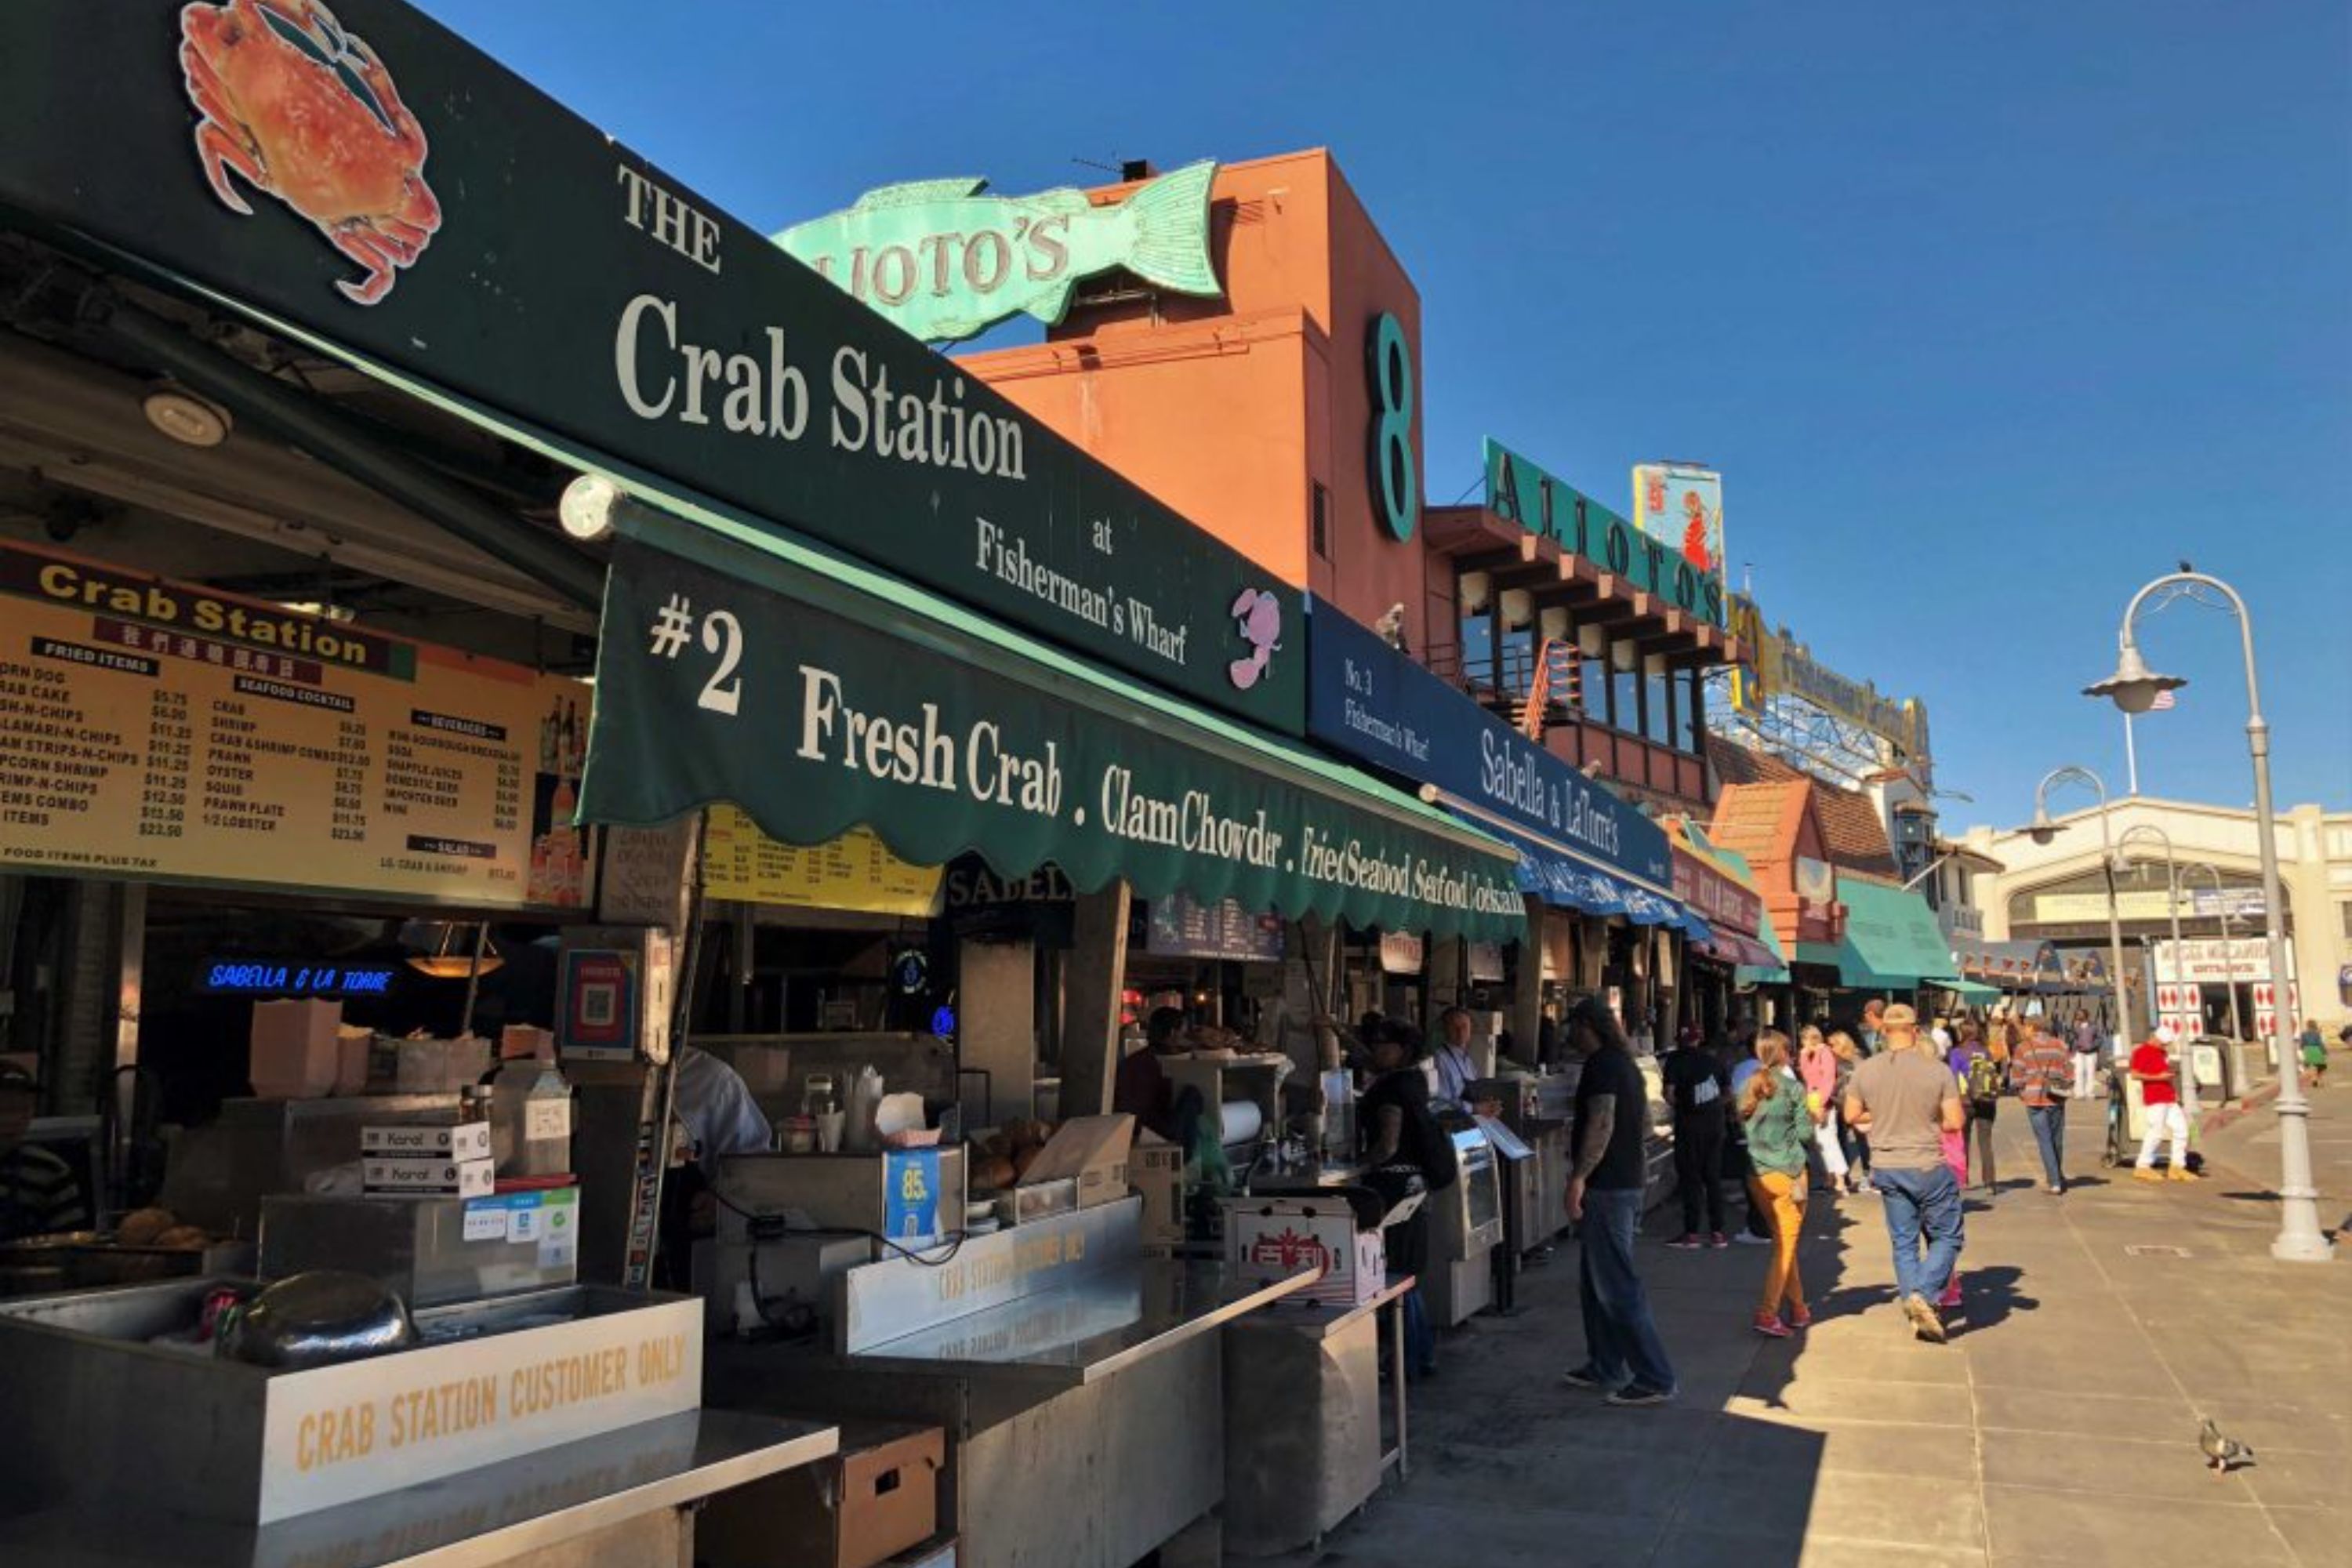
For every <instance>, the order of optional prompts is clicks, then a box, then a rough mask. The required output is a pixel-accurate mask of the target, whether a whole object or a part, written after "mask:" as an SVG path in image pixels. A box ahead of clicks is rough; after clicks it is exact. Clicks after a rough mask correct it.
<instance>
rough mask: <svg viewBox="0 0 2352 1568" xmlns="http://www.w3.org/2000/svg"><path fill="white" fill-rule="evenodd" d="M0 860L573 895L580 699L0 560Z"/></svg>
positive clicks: (527, 897) (358, 632)
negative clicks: (572, 820)
mask: <svg viewBox="0 0 2352 1568" xmlns="http://www.w3.org/2000/svg"><path fill="white" fill-rule="evenodd" d="M0 628H5V629H0V866H6V867H10V868H17V869H24V870H49V871H56V872H86V873H100V874H113V875H122V876H150V877H157V878H171V879H185V880H192V881H207V882H225V883H245V884H252V885H255V886H261V887H280V888H286V887H290V888H299V889H318V890H322V891H324V890H341V891H350V892H361V893H375V894H394V895H404V894H405V895H418V896H424V897H430V898H435V899H445V900H465V901H471V902H477V903H487V904H512V905H525V904H529V905H545V906H551V907H557V908H568V907H574V906H577V905H580V904H582V903H583V902H584V901H585V900H587V898H588V896H589V893H590V891H591V889H590V888H589V886H588V867H589V864H590V858H589V855H588V853H587V846H586V843H585V839H584V836H583V834H582V833H581V832H580V830H578V829H577V828H575V827H573V826H572V823H571V817H572V803H573V800H574V798H575V795H576V788H577V779H578V775H579V771H580V763H581V761H582V754H583V752H584V749H585V746H586V740H587V714H588V693H587V690H586V689H585V688H584V687H583V686H582V685H581V684H580V683H579V682H577V681H571V680H564V679H556V678H551V677H546V676H541V675H539V674H537V673H536V672H534V671H530V670H527V669H523V668H520V667H517V666H513V665H508V664H504V663H500V662H499V661H496V660H490V659H482V658H474V657H472V656H469V655H466V654H460V653H457V652H454V651H452V650H449V649H446V648H439V647H432V646H430V645H428V644H422V643H415V642H410V641H407V640H405V639H402V638H395V637H384V636H383V635H381V634H378V633H373V632H370V631H367V630H365V629H363V628H361V627H358V626H352V625H350V624H348V623H345V622H341V621H338V620H335V619H333V618H331V617H329V616H316V615H310V614H304V613H301V612H298V611H295V610H290V609H288V608H286V607H284V606H281V605H270V604H267V603H263V602H260V601H255V600H248V599H242V598H236V597H232V596H229V595H221V594H217V593H215V592H213V591H211V590H209V589H206V588H202V587H198V586H194V585H191V584H180V583H172V582H167V581H164V580H163V579H158V578H153V577H149V576H146V575H144V574H139V573H135V572H131V571H128V570H125V569H122V568H119V567H114V566H109V565H106V564H103V563H98V562H92V561H87V560H83V559H80V558H79V557H75V556H70V555H65V554H61V553H56V552H47V551H39V550H34V549H30V548H28V547H26V546H22V545H16V544H6V545H0Z"/></svg>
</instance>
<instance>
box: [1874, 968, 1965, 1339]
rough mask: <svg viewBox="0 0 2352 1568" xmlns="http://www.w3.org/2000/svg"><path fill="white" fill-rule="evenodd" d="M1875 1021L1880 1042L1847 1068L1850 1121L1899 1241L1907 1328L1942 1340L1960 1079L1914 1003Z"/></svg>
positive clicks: (1954, 1254) (1956, 1195)
mask: <svg viewBox="0 0 2352 1568" xmlns="http://www.w3.org/2000/svg"><path fill="white" fill-rule="evenodd" d="M1879 1027H1880V1028H1881V1029H1882V1030H1884V1031H1885V1037H1886V1049H1885V1051H1884V1052H1882V1053H1881V1054H1879V1055H1878V1056H1874V1057H1873V1058H1870V1059H1869V1060H1868V1061H1866V1062H1864V1063H1863V1064H1862V1065H1860V1066H1859V1067H1857V1068H1854V1069H1853V1082H1852V1083H1851V1084H1850V1085H1849V1086H1848V1088H1847V1089H1846V1097H1845V1116H1846V1121H1847V1123H1848V1124H1849V1125H1851V1126H1853V1127H1854V1128H1856V1129H1858V1130H1860V1131H1862V1132H1863V1133H1864V1135H1865V1136H1867V1137H1868V1138H1869V1140H1870V1179H1871V1184H1872V1185H1873V1186H1874V1187H1876V1188H1877V1189H1878V1194H1879V1196H1880V1197H1881V1198H1883V1199H1885V1202H1884V1203H1883V1204H1882V1205H1880V1206H1881V1207H1882V1209H1883V1210H1884V1211H1885V1215H1886V1234H1887V1237H1888V1239H1889V1240H1890V1241H1892V1242H1893V1243H1894V1247H1895V1298H1896V1299H1897V1300H1900V1301H1901V1302H1902V1304H1903V1312H1904V1315H1905V1316H1906V1318H1908V1319H1909V1320H1910V1321H1911V1327H1912V1331H1914V1332H1915V1333H1916V1334H1917V1335H1918V1337H1919V1338H1921V1339H1923V1340H1928V1341H1931V1342H1935V1343H1937V1344H1941V1343H1943V1342H1944V1321H1943V1319H1942V1318H1941V1317H1939V1316H1937V1310H1936V1303H1937V1301H1938V1300H1941V1299H1942V1298H1943V1296H1944V1292H1945V1290H1946V1289H1947V1288H1948V1286H1950V1284H1951V1283H1952V1269H1953V1267H1954V1265H1955V1264H1957V1263H1958V1261H1959V1256H1960V1240H1961V1235H1960V1182H1959V1178H1958V1176H1956V1175H1954V1174H1953V1173H1952V1168H1951V1167H1950V1166H1949V1165H1948V1164H1946V1163H1944V1134H1945V1133H1946V1132H1958V1131H1959V1130H1960V1128H1961V1126H1962V1125H1963V1122H1962V1110H1961V1107H1960V1093H1959V1085H1958V1083H1957V1082H1956V1081H1955V1080H1954V1079H1953V1078H1952V1074H1951V1069H1950V1068H1948V1067H1947V1066H1946V1065H1945V1064H1944V1062H1943V1061H1942V1060H1941V1059H1940V1058H1937V1056H1936V1055H1935V1054H1934V1053H1933V1052H1931V1051H1928V1050H1926V1049H1924V1048H1923V1047H1922V1045H1921V1040H1920V1036H1919V1017H1918V1015H1917V1014H1916V1013H1914V1012H1913V1011H1912V1010H1911V1009H1910V1008H1908V1007H1906V1006H1903V1005H1899V1004H1898V1005H1895V1006H1892V1007H1889V1008H1887V1009H1886V1011H1885V1016H1883V1017H1882V1018H1881V1019H1880V1021H1879ZM1922 1237H1925V1238H1926V1242H1927V1257H1926V1258H1925V1259H1924V1260H1923V1259H1922V1258H1920V1255H1919V1247H1920V1241H1921V1238H1922Z"/></svg>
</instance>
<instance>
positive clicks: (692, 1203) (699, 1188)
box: [659, 1046, 775, 1290]
mask: <svg viewBox="0 0 2352 1568" xmlns="http://www.w3.org/2000/svg"><path fill="white" fill-rule="evenodd" d="M670 1094H671V1100H670V1120H671V1121H673V1122H675V1123H676V1124H677V1125H676V1129H675V1132H674V1137H673V1142H672V1144H671V1159H672V1160H673V1162H675V1163H673V1164H672V1165H671V1167H670V1172H669V1180H668V1181H667V1182H666V1183H664V1184H663V1187H662V1205H661V1206H662V1249H661V1267H660V1269H659V1274H660V1277H661V1279H662V1281H663V1282H664V1283H666V1284H667V1286H668V1288H669V1289H677V1290H683V1289H688V1253H689V1252H690V1251H691V1249H692V1247H693V1243H694V1238H695V1237H703V1236H709V1235H711V1234H713V1233H714V1232H715V1231H716V1230H717V1229H718V1226H719V1199H718V1196H717V1189H716V1185H715V1184H716V1183H717V1182H718V1180H719V1161H721V1160H722V1159H724V1158H726V1157H727V1156H728V1155H730V1154H763V1153H766V1152H768V1150H769V1149H770V1148H772V1146H773V1144H774V1139H775V1134H774V1131H773V1130H772V1128H770V1127H769V1125H768V1118H767V1117H766V1115H765V1114H764V1113H762V1112H761V1110H760V1104H759V1101H757V1100H753V1099H752V1098H751V1088H750V1086H749V1085H747V1084H745V1083H744V1081H743V1079H742V1075H741V1074H740V1073H738V1072H737V1071H736V1070H735V1069H734V1068H731V1067H730V1066H728V1065H727V1064H726V1063H725V1062H723V1061H720V1060H719V1058H717V1057H714V1056H712V1055H711V1054H710V1053H709V1051H706V1050H703V1049H700V1048H699V1047H695V1046H688V1047H685V1048H684V1049H682V1050H680V1051H679V1052H678V1055H677V1079H676V1080H675V1081H674V1082H673V1083H672V1085H671V1088H670Z"/></svg>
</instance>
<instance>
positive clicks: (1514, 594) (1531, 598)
mask: <svg viewBox="0 0 2352 1568" xmlns="http://www.w3.org/2000/svg"><path fill="white" fill-rule="evenodd" d="M1535 618H1536V596H1535V595H1533V594H1531V593H1529V592H1528V590H1526V589H1525V588H1506V589H1504V590H1503V625H1505V626H1508V627H1509V628H1510V629H1511V630H1513V631H1517V630H1518V629H1519V628H1520V627H1521V626H1526V625H1527V624H1528V622H1529V621H1531V620H1534V619H1535Z"/></svg>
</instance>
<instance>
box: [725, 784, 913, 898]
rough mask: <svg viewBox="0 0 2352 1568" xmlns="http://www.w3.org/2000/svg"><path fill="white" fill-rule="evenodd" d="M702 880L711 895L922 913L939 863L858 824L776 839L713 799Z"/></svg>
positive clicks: (734, 809)
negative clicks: (827, 833)
mask: <svg viewBox="0 0 2352 1568" xmlns="http://www.w3.org/2000/svg"><path fill="white" fill-rule="evenodd" d="M702 887H703V890H704V891H705V892H707V893H709V895H710V896H711V897H712V898H714V899H740V900H744V901H746V902H749V903H757V904H783V905H787V906H791V907H794V908H799V909H820V910H860V911H863V912H865V913H867V914H894V915H914V916H925V915H929V914H930V913H931V912H932V911H933V910H934V908H935V907H936V906H937V904H938V902H939V897H940V868H938V867H937V866H917V865H913V864H911V863H909V862H908V861H905V860H901V859H899V858H898V857H897V856H896V855H893V854H892V853H890V847H889V846H888V845H887V844H885V843H883V842H882V840H880V839H879V838H877V837H875V836H874V835H873V834H871V833H869V832H867V831H866V829H865V828H862V827H853V828H851V829H850V830H849V831H848V832H846V833H845V834H843V835H842V836H841V837H838V838H835V839H833V840H831V841H830V842H828V843H824V844H812V845H810V846H808V847H806V848H803V847H799V846H797V845H792V844H782V843H779V842H777V841H776V840H775V839H773V838H771V837H768V836H767V835H766V834H764V833H762V832H761V831H760V826H759V824H757V823H755V822H753V821H752V820H751V818H750V817H748V816H744V815H743V813H742V812H741V811H740V810H739V809H737V808H736V807H734V806H731V805H714V806H712V807H711V808H710V821H709V827H708V828H707V829H706V830H705V832H704V836H703V844H702Z"/></svg>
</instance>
